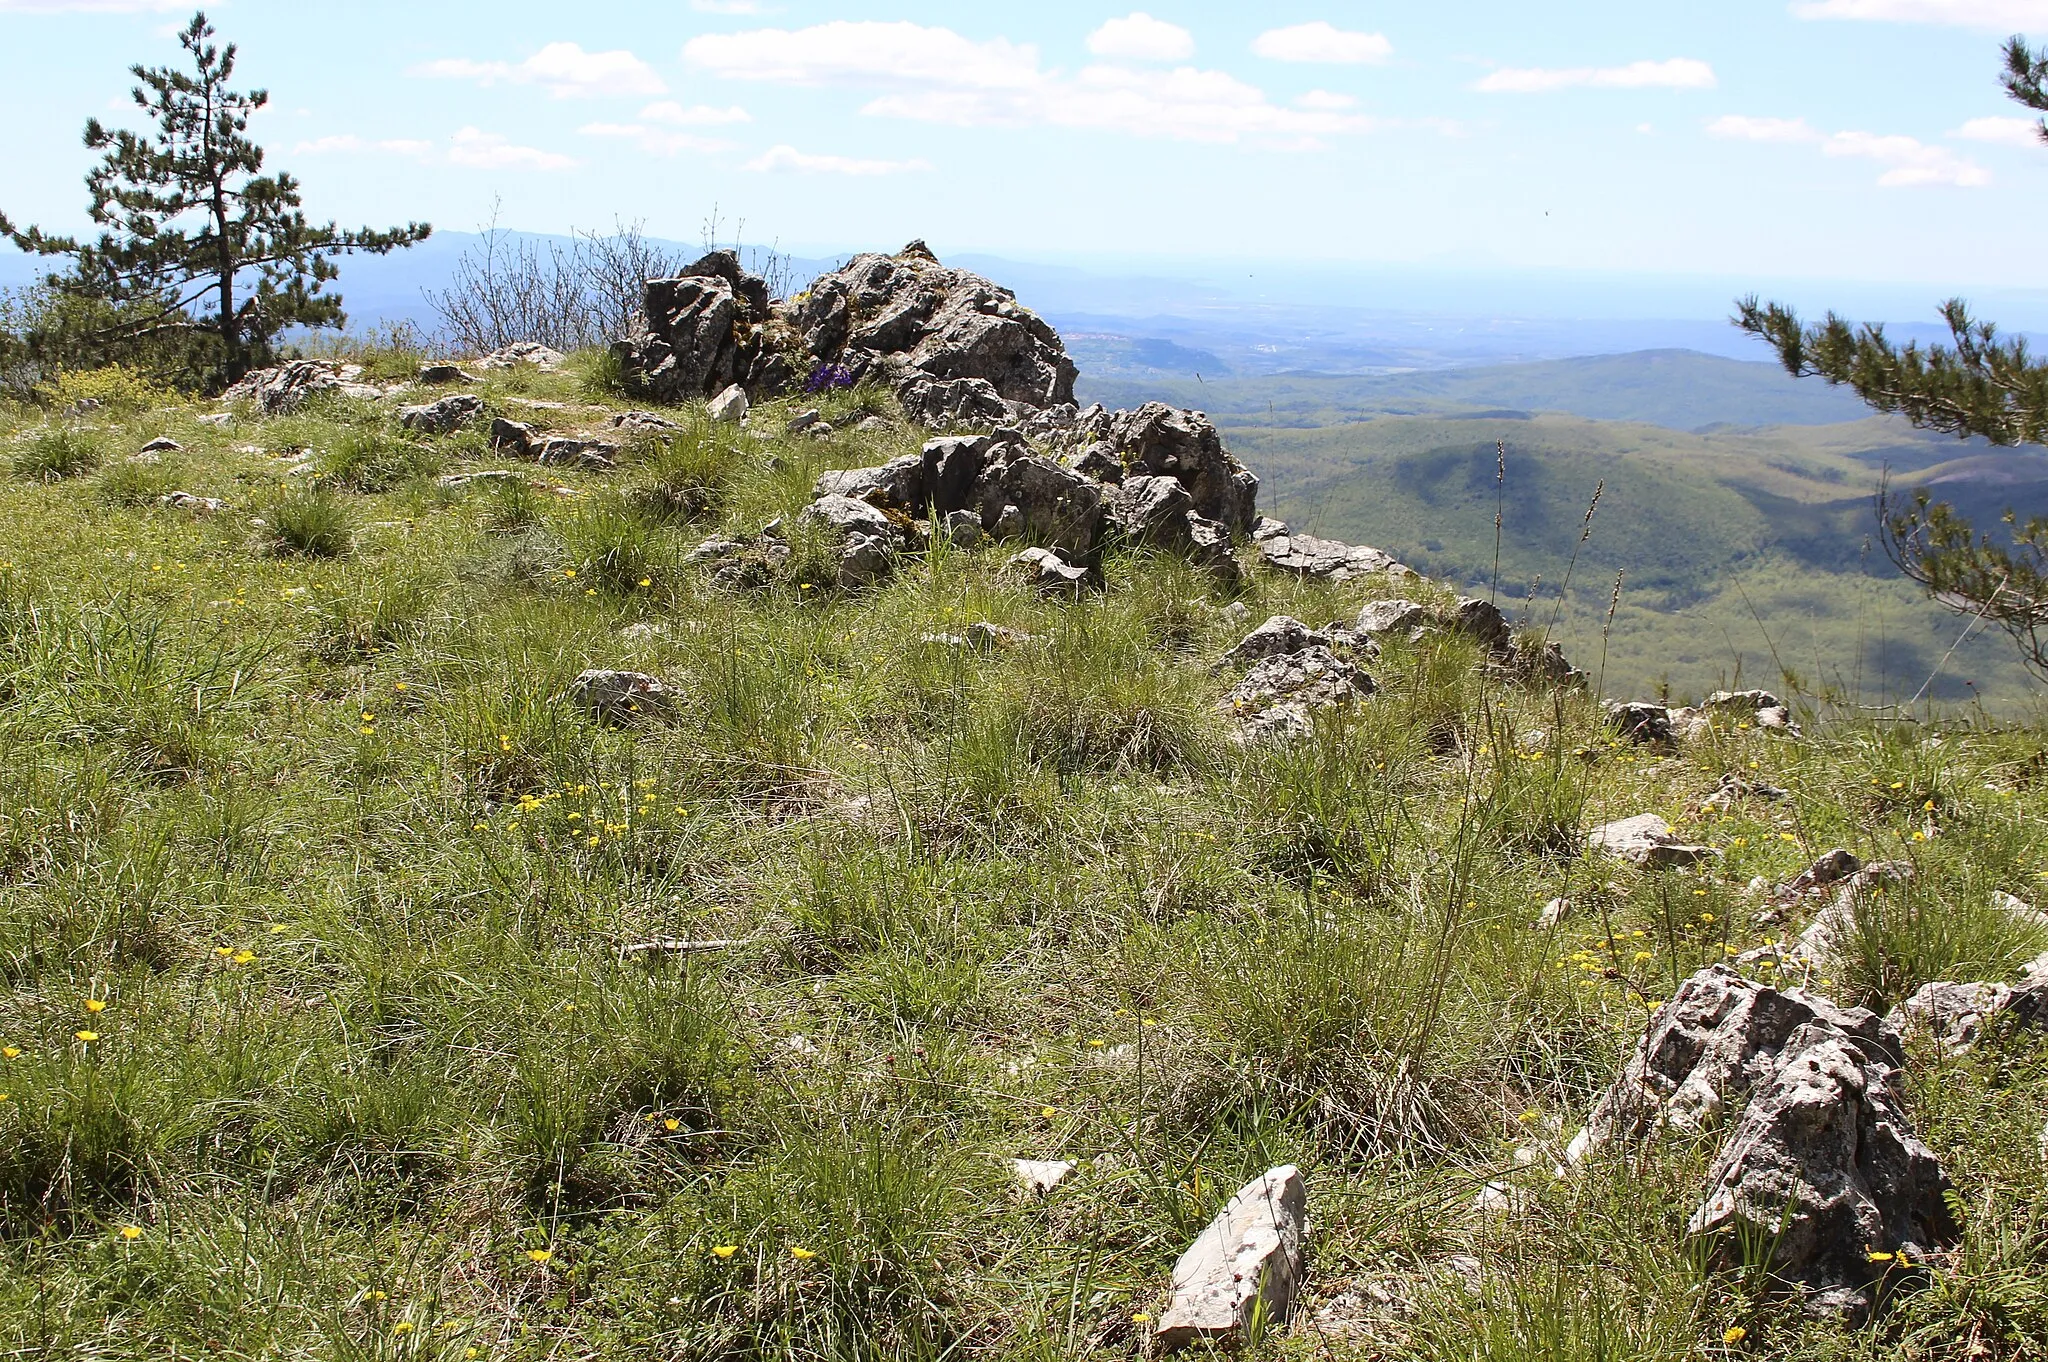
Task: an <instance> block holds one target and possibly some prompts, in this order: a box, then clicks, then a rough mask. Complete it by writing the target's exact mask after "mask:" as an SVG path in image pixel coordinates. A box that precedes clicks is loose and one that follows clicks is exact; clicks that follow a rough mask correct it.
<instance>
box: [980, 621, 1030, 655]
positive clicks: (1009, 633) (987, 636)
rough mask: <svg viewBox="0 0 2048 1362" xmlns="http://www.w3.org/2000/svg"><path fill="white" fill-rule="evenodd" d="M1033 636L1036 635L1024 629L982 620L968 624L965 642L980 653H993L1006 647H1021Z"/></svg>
mask: <svg viewBox="0 0 2048 1362" xmlns="http://www.w3.org/2000/svg"><path fill="white" fill-rule="evenodd" d="M1033 637H1034V635H1031V634H1027V633H1025V632H1024V631H1023V630H1022V629H1012V628H1010V627H1009V626H1007V625H1002V624H991V623H989V622H988V621H987V620H980V621H977V622H976V623H974V624H970V625H968V626H967V629H966V640H965V642H966V644H967V646H968V647H970V648H972V649H974V650H975V651H976V652H978V653H993V652H996V651H998V650H1000V649H1004V648H1016V647H1020V646H1021V645H1023V644H1026V643H1029V642H1031V641H1032V638H1033Z"/></svg>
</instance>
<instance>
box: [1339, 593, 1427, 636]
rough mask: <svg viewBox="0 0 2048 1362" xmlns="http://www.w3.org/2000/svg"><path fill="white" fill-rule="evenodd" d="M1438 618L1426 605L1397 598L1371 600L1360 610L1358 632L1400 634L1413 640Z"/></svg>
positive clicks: (1368, 634) (1366, 633) (1367, 634)
mask: <svg viewBox="0 0 2048 1362" xmlns="http://www.w3.org/2000/svg"><path fill="white" fill-rule="evenodd" d="M1435 620H1436V616H1435V615H1433V614H1432V613H1431V612H1430V609H1429V607H1428V606H1426V605H1419V604H1417V603H1416V602H1414V601H1410V600H1402V599H1399V598H1396V599H1394V600H1386V601H1369V602H1367V603H1366V606H1365V608H1364V609H1363V610H1360V611H1359V612H1358V632H1359V633H1361V634H1364V635H1366V636H1367V637H1372V636H1374V635H1376V634H1400V635H1403V636H1405V637H1408V638H1410V639H1411V640H1412V639H1413V638H1414V637H1415V636H1417V635H1419V634H1420V633H1421V632H1422V630H1424V629H1425V628H1427V627H1429V625H1431V624H1433V623H1434V622H1435Z"/></svg>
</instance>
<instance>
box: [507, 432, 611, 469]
mask: <svg viewBox="0 0 2048 1362" xmlns="http://www.w3.org/2000/svg"><path fill="white" fill-rule="evenodd" d="M528 449H529V452H530V455H531V457H532V458H533V460H534V461H535V462H536V463H543V464H550V465H553V466H556V467H563V466H573V467H578V468H599V469H603V468H614V467H617V465H618V460H619V447H618V446H617V445H615V444H613V443H612V442H611V441H609V440H595V439H591V438H590V437H588V436H583V435H551V436H549V437H548V438H546V439H544V440H542V441H540V442H539V443H538V444H535V445H529V446H528Z"/></svg>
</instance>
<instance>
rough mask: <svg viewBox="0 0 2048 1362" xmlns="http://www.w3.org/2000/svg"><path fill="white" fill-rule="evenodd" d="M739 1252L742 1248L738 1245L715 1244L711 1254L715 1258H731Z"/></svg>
mask: <svg viewBox="0 0 2048 1362" xmlns="http://www.w3.org/2000/svg"><path fill="white" fill-rule="evenodd" d="M739 1251H740V1246H739V1245H738V1244H713V1245H712V1246H711V1253H712V1256H713V1257H715V1258H730V1257H732V1256H733V1255H734V1254H735V1253H738V1252H739Z"/></svg>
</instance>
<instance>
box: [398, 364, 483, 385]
mask: <svg viewBox="0 0 2048 1362" xmlns="http://www.w3.org/2000/svg"><path fill="white" fill-rule="evenodd" d="M413 382H415V383H417V384H419V385H420V386H421V387H423V388H439V387H445V386H446V385H448V384H450V383H474V382H476V379H475V378H473V377H471V376H470V375H469V374H466V373H464V372H463V371H462V370H461V369H460V368H458V367H457V366H455V365H453V364H422V365H421V366H420V371H419V374H418V375H417V376H416V377H415V378H414V379H413Z"/></svg>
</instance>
